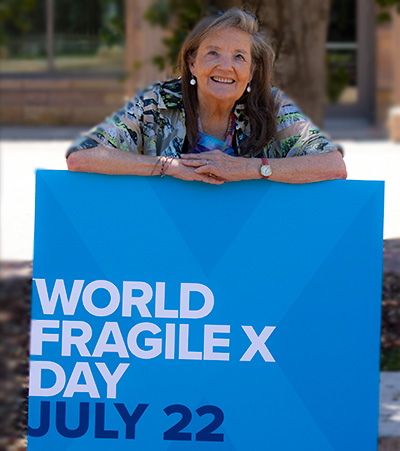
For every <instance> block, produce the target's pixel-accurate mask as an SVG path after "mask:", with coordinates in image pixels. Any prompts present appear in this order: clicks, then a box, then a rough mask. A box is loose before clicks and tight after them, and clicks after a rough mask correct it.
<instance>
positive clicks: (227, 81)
mask: <svg viewBox="0 0 400 451" xmlns="http://www.w3.org/2000/svg"><path fill="white" fill-rule="evenodd" d="M211 79H212V80H214V81H216V82H218V83H234V80H232V78H220V77H211Z"/></svg>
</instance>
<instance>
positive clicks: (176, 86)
mask: <svg viewBox="0 0 400 451" xmlns="http://www.w3.org/2000/svg"><path fill="white" fill-rule="evenodd" d="M272 94H273V96H274V98H275V103H276V105H277V116H276V132H275V135H274V137H273V138H272V139H271V141H270V142H269V143H268V145H267V146H266V147H265V149H264V156H265V157H266V158H283V157H293V156H298V155H309V154H313V153H319V152H328V151H331V150H336V149H338V150H341V149H340V148H339V147H338V146H337V145H335V144H334V143H332V142H331V141H330V140H329V139H328V138H327V137H326V136H325V135H324V134H322V133H321V132H320V130H319V129H318V128H317V127H315V126H314V125H313V124H312V123H311V122H310V120H309V119H308V118H307V117H306V116H305V115H304V114H303V113H302V112H301V111H300V110H299V108H298V107H297V106H296V105H295V104H294V103H293V102H291V100H290V99H289V98H288V97H287V96H286V95H285V94H283V93H282V91H279V90H278V89H277V88H272ZM234 115H235V136H236V140H237V142H238V144H239V145H240V143H242V142H243V141H244V140H245V139H246V138H247V137H248V136H250V134H251V130H250V121H249V118H248V116H247V115H246V107H245V105H243V104H236V106H235V109H234ZM185 136H186V129H185V111H184V109H183V102H182V89H181V81H180V80H179V79H178V80H170V81H166V82H163V83H162V82H159V83H155V84H153V85H151V86H149V87H147V88H146V89H144V90H142V91H141V92H139V93H138V94H137V95H136V96H135V97H134V98H132V99H131V100H130V101H129V102H128V103H126V105H124V107H123V108H122V109H121V110H119V111H118V112H116V113H114V114H113V115H112V116H110V117H109V118H107V119H106V120H105V121H104V122H102V123H101V124H99V125H97V126H95V127H94V128H93V129H91V130H90V131H88V132H87V133H85V134H83V135H82V136H81V137H79V138H78V139H77V140H75V142H74V143H73V144H72V146H71V147H70V148H69V149H68V151H67V157H68V155H70V154H71V153H72V152H74V151H77V150H81V149H86V148H90V147H95V146H98V145H101V144H102V145H105V146H108V147H112V148H117V149H121V150H125V151H127V152H134V153H139V154H144V155H167V156H173V157H176V158H179V156H180V154H181V152H182V148H183V145H184V141H185Z"/></svg>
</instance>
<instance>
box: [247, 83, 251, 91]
mask: <svg viewBox="0 0 400 451" xmlns="http://www.w3.org/2000/svg"><path fill="white" fill-rule="evenodd" d="M246 91H247V92H251V87H250V84H248V85H247V88H246Z"/></svg>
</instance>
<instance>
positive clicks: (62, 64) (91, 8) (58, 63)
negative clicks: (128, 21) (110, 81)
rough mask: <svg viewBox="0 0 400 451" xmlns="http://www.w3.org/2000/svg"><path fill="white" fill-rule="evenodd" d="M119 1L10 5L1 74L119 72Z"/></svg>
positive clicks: (26, 0) (0, 50)
mask: <svg viewBox="0 0 400 451" xmlns="http://www.w3.org/2000/svg"><path fill="white" fill-rule="evenodd" d="M123 6H124V2H123V0H85V1H83V2H81V1H70V0H9V1H8V2H7V4H6V5H4V6H3V7H2V9H3V10H4V13H3V25H2V28H1V30H0V58H1V63H0V73H1V74H15V73H46V72H52V71H57V72H62V73H80V74H81V73H91V74H93V73H110V72H113V73H115V72H122V71H123V70H124V11H123Z"/></svg>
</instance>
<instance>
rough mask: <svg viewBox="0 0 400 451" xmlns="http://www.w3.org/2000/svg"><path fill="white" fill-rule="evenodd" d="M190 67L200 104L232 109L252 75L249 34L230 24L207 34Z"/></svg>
mask: <svg viewBox="0 0 400 451" xmlns="http://www.w3.org/2000/svg"><path fill="white" fill-rule="evenodd" d="M189 67H190V71H191V73H192V74H193V75H194V76H195V77H196V78H197V93H198V97H199V102H200V104H202V103H203V104H207V103H215V102H218V103H219V104H220V106H221V107H222V106H224V107H226V108H229V107H230V108H232V107H233V105H234V103H235V102H236V101H237V100H238V99H239V98H240V97H241V96H242V94H243V93H244V91H245V89H246V87H247V84H248V83H249V82H250V81H251V78H252V72H253V71H252V59H251V36H250V35H249V34H248V33H246V32H244V31H242V30H240V29H238V28H233V27H229V28H222V29H221V30H217V31H215V32H213V33H210V34H209V35H208V36H207V37H206V38H204V39H203V41H202V42H201V44H200V46H199V48H198V50H197V53H196V55H195V56H194V58H193V59H192V60H191V61H190V63H189Z"/></svg>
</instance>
